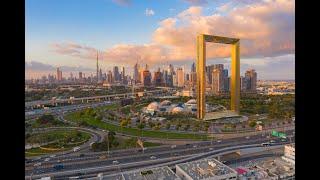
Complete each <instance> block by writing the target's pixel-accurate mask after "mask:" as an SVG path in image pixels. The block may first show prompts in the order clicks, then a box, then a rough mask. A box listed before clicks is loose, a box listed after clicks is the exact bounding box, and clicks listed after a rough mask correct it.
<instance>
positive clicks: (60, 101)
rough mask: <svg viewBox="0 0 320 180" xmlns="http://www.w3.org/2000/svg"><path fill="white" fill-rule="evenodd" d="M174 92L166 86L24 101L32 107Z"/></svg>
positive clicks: (26, 105) (151, 95)
mask: <svg viewBox="0 0 320 180" xmlns="http://www.w3.org/2000/svg"><path fill="white" fill-rule="evenodd" d="M172 93H174V89H172V88H171V89H168V88H160V89H158V90H152V91H141V92H130V93H122V94H111V95H104V96H91V97H81V98H75V97H70V98H69V99H51V100H43V101H30V102H25V108H26V109H28V108H31V109H32V108H34V107H44V106H45V105H53V106H58V105H59V104H65V103H68V104H74V103H89V102H93V101H94V102H100V101H111V100H119V99H125V98H130V97H136V96H139V97H157V96H165V95H171V94H172Z"/></svg>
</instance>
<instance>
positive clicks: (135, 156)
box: [25, 132, 294, 177]
mask: <svg viewBox="0 0 320 180" xmlns="http://www.w3.org/2000/svg"><path fill="white" fill-rule="evenodd" d="M287 133H288V132H287ZM289 134H290V132H289ZM291 134H292V132H291ZM270 139H275V138H267V137H262V136H261V135H257V136H251V137H250V138H249V139H247V138H242V140H241V139H239V138H233V139H228V140H224V141H223V142H217V141H215V142H201V143H194V144H190V145H177V146H176V147H175V148H171V147H168V146H163V147H155V148H149V149H147V150H146V151H145V152H144V153H142V152H137V151H135V150H124V151H114V152H112V154H111V156H110V157H109V158H108V159H99V156H101V154H106V152H103V153H92V154H91V153H87V154H85V156H84V157H79V155H78V156H76V155H70V156H68V155H65V156H60V157H55V158H52V159H51V160H50V161H49V162H43V164H42V165H41V166H40V167H37V168H36V170H34V164H35V163H36V162H32V163H26V171H25V172H26V177H28V175H30V174H32V173H33V174H34V177H41V176H43V175H41V174H50V175H54V176H55V177H56V176H57V177H59V176H60V175H61V172H69V174H68V176H72V175H76V174H78V171H77V170H79V169H81V171H84V169H88V172H91V171H93V169H99V168H98V167H109V166H110V168H111V167H113V168H111V169H109V170H111V171H114V170H115V169H114V168H115V165H114V164H113V161H115V160H116V161H118V162H119V163H120V165H121V166H122V165H123V164H128V163H138V162H140V163H141V166H145V163H146V162H149V161H150V160H151V159H150V157H151V156H155V157H156V158H157V159H156V160H154V161H151V162H152V164H156V163H155V162H157V161H159V162H160V161H161V163H163V162H165V161H167V162H170V161H172V160H176V159H179V157H183V156H184V157H187V156H191V157H196V155H199V154H202V153H208V152H212V151H214V150H219V149H221V148H228V147H235V146H239V145H250V144H261V143H263V142H267V141H269V140H270ZM291 140H292V141H293V142H294V137H293V139H291ZM275 141H276V142H278V143H286V142H281V141H280V140H279V139H275ZM211 144H212V145H211ZM59 159H60V162H61V163H63V164H64V166H65V167H64V169H63V170H62V171H55V170H54V168H53V165H54V164H56V163H58V161H59ZM62 159H64V161H61V160H62ZM39 161H40V160H39ZM143 162H145V163H143ZM148 165H150V164H148ZM128 167H130V166H128ZM90 168H91V170H90ZM104 172H106V171H104Z"/></svg>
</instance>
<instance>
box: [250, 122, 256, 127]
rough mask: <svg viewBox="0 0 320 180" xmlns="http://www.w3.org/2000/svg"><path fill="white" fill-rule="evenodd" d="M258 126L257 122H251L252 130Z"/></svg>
mask: <svg viewBox="0 0 320 180" xmlns="http://www.w3.org/2000/svg"><path fill="white" fill-rule="evenodd" d="M256 125H257V122H256V121H250V122H249V126H250V127H252V128H253V127H255V126H256Z"/></svg>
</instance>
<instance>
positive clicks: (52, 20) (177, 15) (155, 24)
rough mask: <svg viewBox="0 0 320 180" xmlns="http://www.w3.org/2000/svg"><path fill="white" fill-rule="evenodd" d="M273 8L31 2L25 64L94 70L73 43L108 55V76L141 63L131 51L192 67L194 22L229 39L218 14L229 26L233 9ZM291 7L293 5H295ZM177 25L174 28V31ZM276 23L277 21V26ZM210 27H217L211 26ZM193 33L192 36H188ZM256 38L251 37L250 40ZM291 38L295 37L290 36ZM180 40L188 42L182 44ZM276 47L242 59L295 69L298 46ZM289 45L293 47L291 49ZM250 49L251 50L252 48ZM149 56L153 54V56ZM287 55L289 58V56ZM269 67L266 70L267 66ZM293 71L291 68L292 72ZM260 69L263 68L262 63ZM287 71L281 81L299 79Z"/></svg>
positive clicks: (185, 2)
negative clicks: (278, 63)
mask: <svg viewBox="0 0 320 180" xmlns="http://www.w3.org/2000/svg"><path fill="white" fill-rule="evenodd" d="M125 2H128V3H125ZM268 3H269V2H263V1H261V2H260V1H259V2H258V1H251V0H239V1H235V0H232V1H226V0H215V1H213V0H212V1H210V0H207V1H205V0H161V1H159V0H131V1H129V0H26V57H25V58H26V59H25V60H26V63H29V64H32V62H36V63H38V64H39V63H42V64H43V65H44V66H45V65H50V66H52V67H57V66H68V67H70V68H69V69H72V68H71V67H74V71H78V70H81V68H80V67H86V68H94V63H93V61H92V59H94V57H91V54H92V52H91V51H88V52H86V50H85V49H83V48H80V49H71V48H74V47H75V46H72V47H71V46H70V44H73V45H75V44H77V45H79V46H82V47H90V48H92V49H99V50H102V51H104V52H105V55H103V61H102V62H101V65H102V67H103V68H104V69H105V70H103V71H106V70H107V69H108V68H110V66H112V65H120V66H121V65H123V66H126V67H128V68H129V67H131V66H132V64H133V63H134V62H136V61H137V60H136V56H133V57H128V56H130V54H126V53H125V52H123V51H126V50H128V51H130V52H131V51H132V52H135V51H136V52H138V55H139V57H145V59H144V60H143V62H146V63H150V64H154V67H156V66H160V65H161V63H163V61H161V60H160V58H159V57H160V56H164V57H165V59H166V60H165V61H167V62H169V63H173V64H177V65H181V64H184V63H187V64H191V61H190V60H191V59H193V56H194V55H193V54H188V53H186V52H189V51H193V50H192V43H189V40H188V39H184V38H188V37H182V36H192V33H193V32H194V33H195V32H198V31H199V30H197V29H195V26H197V24H194V23H197V22H194V18H195V17H196V18H199V19H201V18H202V19H203V20H199V21H198V22H199V27H202V26H203V27H204V28H202V29H207V30H204V31H205V32H209V33H215V32H216V31H217V32H219V33H220V34H221V33H222V34H223V33H224V32H226V35H229V34H228V33H231V34H235V33H234V32H228V33H227V31H229V29H230V27H224V26H225V25H224V26H223V25H220V24H221V22H222V21H220V20H215V18H214V16H215V14H216V15H217V14H218V15H219V16H221V17H219V18H220V19H221V18H222V19H223V18H226V22H228V21H230V23H234V22H235V21H234V20H232V18H236V17H234V15H233V14H232V12H233V11H236V10H234V9H233V8H239V9H240V10H241V8H244V7H245V6H247V5H251V4H253V5H254V4H257V7H260V6H261V7H267V8H270V9H272V8H274V7H275V6H274V4H275V3H274V4H271V5H270V3H269V4H268ZM276 3H278V4H280V5H282V6H283V4H281V3H283V2H280V1H279V2H276ZM289 3H292V2H291V1H290V2H289ZM289 3H286V4H285V5H287V4H289ZM276 5H277V4H276ZM289 5H291V4H289ZM289 5H288V6H289ZM146 9H149V10H151V11H152V12H153V13H151V14H150V15H146ZM257 9H259V8H257ZM275 10H276V11H279V12H282V11H284V12H285V13H287V14H288V18H289V19H290V18H291V19H292V14H291V13H290V12H289V13H288V12H287V9H285V8H275ZM275 10H273V9H272V10H270V13H273V14H276V13H279V12H275V13H274V11H275ZM199 11H201V13H199ZM183 12H185V13H183ZM240 12H241V11H240ZM182 14H187V15H182ZM250 16H251V15H250V14H245V13H244V17H249V18H250ZM275 17H276V16H275ZM293 17H294V10H293ZM172 19H175V20H176V22H174V21H172V22H171V21H170V23H169V21H166V20H172ZM264 19H265V16H261V19H259V20H261V21H263V20H264ZM293 21H294V20H293ZM202 22H203V23H202ZM172 23H173V24H174V25H173V26H170V24H172ZM264 23H265V24H266V28H265V29H268V30H269V27H271V29H272V28H273V26H272V23H270V21H267V22H264ZM277 23H278V22H275V23H274V24H277ZM284 23H285V22H284ZM211 24H212V27H214V28H211V27H210V25H211ZM289 25H290V26H289V27H292V24H289ZM208 26H209V28H208ZM249 26H250V25H249ZM293 27H294V26H293ZM224 28H225V29H224ZM239 28H241V27H239ZM240 31H243V29H240V30H239V32H240ZM257 31H259V30H257ZM274 31H276V33H277V32H278V31H279V33H278V34H276V35H275V37H276V36H277V35H279V36H281V35H282V34H281V33H283V32H284V30H282V29H280V30H279V29H276V30H274V29H272V32H274ZM184 32H186V33H184ZM189 32H191V33H190V34H188V33H189ZM237 32H238V31H237ZM253 32H254V31H253ZM293 32H294V30H293ZM163 33H166V34H163ZM167 34H168V36H167ZM238 34H241V33H238ZM242 34H243V33H242ZM252 34H253V33H251V34H248V37H249V36H251V35H252ZM266 34H268V33H266ZM169 35H172V36H169ZM290 35H291V34H290ZM180 36H181V37H180ZM267 37H268V36H266V35H262V36H261V37H260V36H259V37H257V39H259V40H260V39H261V41H264V38H265V39H267ZM175 38H176V39H175ZM278 39H279V38H278ZM289 39H292V38H291V37H289ZM179 40H181V41H182V42H185V43H182V44H181V43H180V41H179ZM271 43H273V41H272V42H271ZM281 43H282V44H281ZM293 43H294V37H293ZM266 44H268V43H266ZM288 44H289V45H288ZM119 45H120V48H119ZM123 46H125V47H123ZM150 46H152V47H150ZM274 46H279V47H281V48H280V49H274V48H270V51H265V52H261V53H260V54H259V52H258V50H257V51H255V52H248V54H244V57H243V59H244V60H245V59H247V60H245V61H244V62H246V61H248V60H249V63H248V64H252V67H254V66H259V62H257V60H255V62H253V63H250V59H257V57H260V58H263V60H262V61H263V62H268V61H272V60H270V57H272V58H274V59H283V57H288V59H286V60H285V61H283V62H288V63H290V65H294V45H293V50H292V40H291V41H286V40H285V39H284V40H283V42H277V44H275V45H274ZM287 46H289V47H290V48H287ZM61 47H62V48H65V49H62V48H61ZM283 47H285V48H283ZM59 48H60V49H59ZM245 48H246V47H244V52H245V50H246V49H245ZM247 49H250V46H248V47H247ZM71 50H72V51H81V53H79V55H74V54H72V53H69V54H68V52H71ZM271 50H272V52H271ZM119 51H120V53H119ZM167 51H170V53H167V54H166V52H167ZM179 51H181V52H179ZM248 51H250V50H248ZM150 52H154V53H151V54H150ZM273 52H274V53H273ZM90 53H91V54H90ZM181 53H186V55H185V56H181ZM146 54H147V55H146ZM288 54H289V56H286V55H288ZM208 56H210V57H209V58H219V57H217V56H216V55H214V54H212V57H211V55H208ZM279 57H280V58H279ZM220 58H221V57H220ZM241 58H242V57H241ZM268 58H269V59H268ZM272 58H271V59H272ZM117 59H119V61H118V60H117ZM258 59H259V58H258ZM267 59H268V60H267ZM270 64H272V63H270ZM264 66H267V65H266V64H264ZM286 66H287V65H286ZM244 67H247V65H244ZM292 67H293V66H290V68H292ZM26 68H29V69H26V70H27V71H26V75H27V77H34V76H40V75H42V74H45V73H48V72H52V73H54V71H52V70H48V69H41V67H39V66H34V67H32V66H26ZM37 68H38V69H37ZM268 68H270V67H268ZM256 69H261V63H260V66H259V67H256ZM86 70H87V69H86ZM288 72H289V73H288V74H290V73H291V75H288V76H287V77H285V74H284V75H281V77H279V79H288V78H289V79H292V78H294V69H291V70H290V69H288ZM292 72H293V73H292ZM258 73H259V71H258ZM262 74H263V73H262ZM264 74H266V73H264ZM264 76H265V78H266V79H267V78H268V77H270V78H272V75H264ZM289 76H290V77H289ZM273 79H274V78H273Z"/></svg>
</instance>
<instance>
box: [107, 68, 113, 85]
mask: <svg viewBox="0 0 320 180" xmlns="http://www.w3.org/2000/svg"><path fill="white" fill-rule="evenodd" d="M107 83H109V84H112V83H113V77H112V72H111V71H108V74H107Z"/></svg>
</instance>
